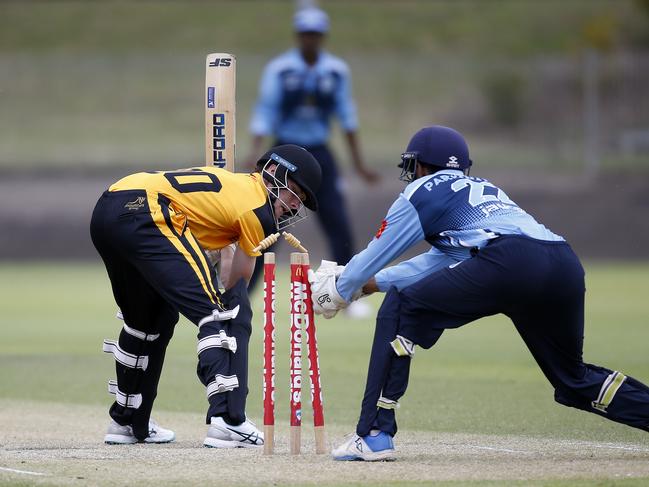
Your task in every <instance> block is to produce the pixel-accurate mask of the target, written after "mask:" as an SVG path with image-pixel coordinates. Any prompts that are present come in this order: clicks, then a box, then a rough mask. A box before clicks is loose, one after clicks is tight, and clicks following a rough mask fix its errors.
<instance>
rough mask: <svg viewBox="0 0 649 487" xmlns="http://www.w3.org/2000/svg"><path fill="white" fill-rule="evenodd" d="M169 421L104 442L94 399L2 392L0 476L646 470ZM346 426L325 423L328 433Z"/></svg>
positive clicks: (597, 459) (589, 456)
mask: <svg viewBox="0 0 649 487" xmlns="http://www.w3.org/2000/svg"><path fill="white" fill-rule="evenodd" d="M157 419H159V420H160V423H161V424H163V425H164V426H167V427H170V428H172V429H174V430H175V431H176V436H177V440H176V441H175V442H174V443H171V444H167V445H141V444H138V445H128V446H109V445H104V444H103V443H102V438H103V434H104V428H105V427H106V424H107V420H106V414H105V411H104V410H103V408H102V407H101V406H97V407H89V406H69V405H61V404H53V403H36V402H18V401H10V400H0V425H1V429H0V484H2V485H5V484H13V483H15V484H20V485H25V484H35V485H115V486H123V485H161V484H166V485H170V484H175V485H183V486H187V485H212V486H215V485H287V484H288V485H291V484H292V485H305V484H319V485H323V484H324V485H326V484H334V485H342V484H346V483H368V485H370V484H375V483H376V482H377V481H380V482H381V483H387V482H409V481H414V482H417V481H419V482H421V481H436V480H437V481H440V480H456V481H463V480H464V481H472V480H495V481H506V480H536V479H538V480H542V479H546V480H550V479H577V478H579V479H621V478H629V477H649V461H648V459H649V444H620V443H596V442H589V441H571V440H565V439H564V440H557V439H550V438H530V437H522V436H486V435H472V434H450V433H434V432H415V431H404V432H402V433H400V434H399V436H398V444H397V447H398V460H397V461H394V462H382V463H363V462H333V461H332V460H331V458H330V457H329V455H315V454H313V453H311V452H312V451H313V442H312V430H311V428H309V427H307V426H305V427H304V428H303V432H302V435H303V440H306V441H305V445H303V451H304V452H305V453H303V454H302V455H300V456H291V455H289V454H288V445H287V432H288V428H287V426H286V425H285V424H281V425H278V426H276V430H277V431H278V435H277V436H278V438H277V452H278V453H277V454H276V455H273V456H263V455H262V454H261V451H260V450H252V449H235V450H215V449H208V448H203V447H202V440H203V435H204V433H205V431H206V427H205V425H203V424H202V423H201V420H202V418H201V417H200V415H198V414H185V413H183V414H181V413H160V414H158V417H157ZM344 433H345V431H343V430H341V429H340V428H339V427H335V426H333V427H329V428H328V440H329V442H330V443H332V442H338V441H339V440H340V439H341V438H342V436H343V435H344Z"/></svg>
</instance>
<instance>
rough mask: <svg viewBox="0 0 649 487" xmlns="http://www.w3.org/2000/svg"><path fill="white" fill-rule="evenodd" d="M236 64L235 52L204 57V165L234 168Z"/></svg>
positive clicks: (230, 169)
mask: <svg viewBox="0 0 649 487" xmlns="http://www.w3.org/2000/svg"><path fill="white" fill-rule="evenodd" d="M236 67H237V61H236V59H235V57H234V56H233V55H232V54H227V53H212V54H208V55H207V58H206V60H205V100H204V102H205V165H206V166H215V167H220V168H225V169H227V170H229V171H234V157H235V145H236V140H235V135H236Z"/></svg>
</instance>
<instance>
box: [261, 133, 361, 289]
mask: <svg viewBox="0 0 649 487" xmlns="http://www.w3.org/2000/svg"><path fill="white" fill-rule="evenodd" d="M288 143H291V142H277V145H281V144H288ZM306 149H307V150H308V151H309V152H311V154H313V157H315V158H316V160H317V161H318V162H319V163H320V167H321V168H322V184H321V185H320V189H319V190H318V192H317V193H316V198H317V199H318V212H317V213H316V215H317V217H318V221H319V222H320V226H321V227H322V231H323V232H324V234H325V237H326V239H327V243H328V245H329V249H330V255H328V256H326V258H327V259H333V260H335V261H336V262H338V263H339V264H341V265H345V264H347V262H349V261H350V259H351V258H352V257H353V255H354V242H353V236H352V231H351V225H350V220H349V217H348V214H347V207H346V206H345V199H344V197H343V194H342V192H341V191H340V187H339V183H340V181H339V177H338V168H337V167H336V161H335V160H334V158H333V155H332V154H331V151H330V150H329V148H328V147H327V146H326V145H317V146H311V147H306ZM289 231H291V230H290V229H289ZM276 245H277V244H276ZM274 248H275V246H272V247H271V248H269V249H267V251H268V252H273V251H274ZM263 264H264V259H263V257H259V258H257V261H256V262H255V271H254V273H253V275H252V278H251V279H250V284H249V285H248V290H249V291H252V290H253V289H254V287H255V285H256V283H257V281H258V279H259V276H260V275H261V271H262V270H263Z"/></svg>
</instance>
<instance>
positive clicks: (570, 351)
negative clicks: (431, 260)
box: [357, 236, 649, 436]
mask: <svg viewBox="0 0 649 487" xmlns="http://www.w3.org/2000/svg"><path fill="white" fill-rule="evenodd" d="M584 294H585V285H584V270H583V268H582V266H581V264H580V262H579V259H578V258H577V256H576V255H575V254H574V252H573V251H572V249H571V248H570V246H569V245H568V244H567V243H565V242H543V241H539V240H534V239H530V238H527V237H523V236H503V237H500V238H498V239H495V240H494V241H492V242H491V243H490V244H489V245H487V246H486V247H484V248H483V249H481V250H480V251H479V252H478V253H477V255H476V256H475V257H473V258H471V259H468V260H466V261H464V262H462V263H460V264H459V265H456V266H455V267H453V268H446V269H443V270H441V271H439V272H436V273H434V274H432V275H430V276H428V277H426V278H424V279H422V280H421V281H419V282H417V283H415V284H413V285H411V286H408V287H407V288H405V289H403V290H402V291H401V292H398V291H397V290H396V289H395V288H393V289H391V290H390V291H389V292H388V293H387V295H386V297H385V300H384V302H383V305H382V306H381V309H380V310H379V314H378V316H377V321H376V331H375V337H374V343H373V346H372V353H371V357H370V366H369V371H368V379H367V385H366V389H365V396H364V398H363V404H362V409H361V416H360V419H359V422H358V425H357V433H358V434H359V435H360V436H365V435H367V434H368V433H369V432H370V430H371V429H380V430H382V431H386V432H388V433H390V434H391V435H394V434H395V433H396V432H397V424H396V420H395V411H394V409H386V408H385V407H377V404H379V403H381V404H386V401H385V399H387V400H388V401H387V403H388V404H390V403H391V402H396V401H397V400H398V399H399V398H400V397H401V396H402V395H403V394H404V393H405V390H406V387H407V384H408V373H409V367H410V360H411V358H410V357H409V356H397V355H396V354H395V352H394V351H393V350H392V347H391V346H390V341H392V340H394V337H395V336H396V335H400V336H402V337H405V338H407V339H409V340H411V341H412V342H414V343H415V344H417V345H419V346H421V347H423V348H425V349H427V348H430V347H432V346H433V345H434V344H435V342H436V341H437V340H438V339H439V337H440V336H441V334H442V332H443V331H444V330H445V329H449V328H458V327H460V326H462V325H465V324H467V323H469V322H471V321H474V320H477V319H479V318H482V317H485V316H490V315H494V314H498V313H503V314H505V315H506V316H508V317H509V318H510V319H511V320H512V321H513V323H514V325H515V327H516V330H517V331H518V333H519V334H520V335H521V337H522V338H523V341H524V342H525V344H526V345H527V347H528V349H529V350H530V352H531V353H532V355H533V357H534V359H535V360H536V362H537V364H538V365H539V367H540V368H541V370H542V371H543V374H544V375H545V377H546V378H547V379H548V381H549V382H550V383H551V384H552V386H553V387H554V390H555V400H556V401H557V402H559V403H561V404H564V405H566V406H571V407H575V408H578V409H582V410H585V411H589V412H593V413H595V414H599V415H601V416H604V417H606V418H608V419H610V420H613V421H617V422H620V423H624V424H627V425H629V426H633V427H636V428H640V429H643V430H646V431H649V388H648V387H647V386H645V385H644V384H642V383H641V382H639V381H637V380H635V379H633V378H632V377H628V376H625V375H624V374H623V373H621V372H617V371H612V370H609V369H606V368H603V367H599V366H596V365H591V364H587V363H584V362H583V358H582V350H583V336H584ZM379 399H381V401H379Z"/></svg>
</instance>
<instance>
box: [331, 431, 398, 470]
mask: <svg viewBox="0 0 649 487" xmlns="http://www.w3.org/2000/svg"><path fill="white" fill-rule="evenodd" d="M395 452H396V450H395V449H394V443H393V442H392V437H391V436H390V435H389V434H387V433H385V432H383V431H379V432H378V433H376V434H374V435H373V434H369V435H367V436H363V437H362V438H361V437H360V436H358V435H357V434H355V433H354V434H352V435H349V436H348V437H347V439H346V440H345V441H344V442H343V443H342V445H340V446H339V447H338V448H334V449H333V450H332V451H331V455H332V456H333V458H334V460H347V461H353V460H364V461H366V462H377V461H382V460H383V461H386V460H394V454H395Z"/></svg>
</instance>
